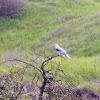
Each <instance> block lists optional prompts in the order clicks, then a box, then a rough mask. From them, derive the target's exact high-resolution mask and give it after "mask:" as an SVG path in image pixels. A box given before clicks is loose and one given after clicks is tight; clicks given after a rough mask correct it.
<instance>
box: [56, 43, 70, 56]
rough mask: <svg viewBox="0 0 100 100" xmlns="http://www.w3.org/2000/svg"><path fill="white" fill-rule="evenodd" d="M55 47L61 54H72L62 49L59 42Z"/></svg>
mask: <svg viewBox="0 0 100 100" xmlns="http://www.w3.org/2000/svg"><path fill="white" fill-rule="evenodd" d="M55 49H56V51H57V52H58V53H59V54H61V55H65V56H66V57H68V58H70V55H69V54H67V53H66V51H65V50H64V49H62V48H61V47H60V46H59V45H58V44H55Z"/></svg>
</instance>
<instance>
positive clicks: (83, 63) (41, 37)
mask: <svg viewBox="0 0 100 100" xmlns="http://www.w3.org/2000/svg"><path fill="white" fill-rule="evenodd" d="M1 1H2V0H1ZM5 1H6V0H5ZM8 1H9V0H8ZM14 1H15V0H14ZM20 1H21V2H22V0H20ZM24 5H25V7H26V8H25V10H24V11H22V12H18V13H17V14H14V15H12V16H13V17H7V16H6V17H0V30H1V31H0V59H1V62H2V60H3V61H4V60H9V59H15V58H18V59H24V61H26V62H30V63H32V60H33V59H34V58H36V57H37V56H36V55H34V48H35V49H36V50H37V51H38V52H40V54H43V53H45V54H46V55H48V56H49V55H55V54H56V52H55V51H54V44H55V43H58V44H60V46H61V47H62V48H64V49H65V50H67V52H68V53H69V54H70V55H71V59H67V58H66V59H63V58H61V57H57V58H55V59H54V61H57V62H59V63H60V64H61V67H62V69H64V72H65V73H66V74H67V75H68V76H69V77H70V78H71V80H72V81H73V83H74V84H75V85H76V86H77V87H82V86H86V87H89V88H93V89H95V90H97V91H98V92H99V91H100V89H99V85H100V84H98V80H99V78H100V74H99V71H100V68H99V65H100V57H99V56H100V2H99V0H55V1H54V0H25V1H24ZM0 10H1V9H0ZM0 12H1V11H0ZM0 14H1V13H0ZM0 16H1V15H0ZM41 61H42V60H39V62H41ZM13 64H16V67H19V68H21V67H22V66H24V65H20V64H18V63H11V62H9V63H6V64H3V65H0V72H1V73H2V74H4V73H7V74H9V71H10V70H11V69H13V71H15V70H16V68H12V67H13ZM49 67H50V64H48V67H47V68H49ZM29 77H30V75H29V74H28V73H27V74H26V75H25V79H24V82H29V81H30V78H29Z"/></svg>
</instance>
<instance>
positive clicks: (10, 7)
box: [0, 0, 24, 17]
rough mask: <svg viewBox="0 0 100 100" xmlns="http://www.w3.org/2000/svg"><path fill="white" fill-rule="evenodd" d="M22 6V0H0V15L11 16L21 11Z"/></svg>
mask: <svg viewBox="0 0 100 100" xmlns="http://www.w3.org/2000/svg"><path fill="white" fill-rule="evenodd" d="M23 6H24V1H22V0H0V16H2V17H11V16H12V15H14V14H16V13H17V12H19V11H21V10H22V9H23Z"/></svg>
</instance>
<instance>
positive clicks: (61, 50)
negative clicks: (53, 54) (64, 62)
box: [56, 47, 66, 54]
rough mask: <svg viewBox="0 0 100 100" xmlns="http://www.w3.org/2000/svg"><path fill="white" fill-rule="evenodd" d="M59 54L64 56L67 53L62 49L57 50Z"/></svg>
mask: <svg viewBox="0 0 100 100" xmlns="http://www.w3.org/2000/svg"><path fill="white" fill-rule="evenodd" d="M56 50H57V51H58V52H61V53H62V54H66V51H65V50H64V49H62V48H61V47H58V48H56Z"/></svg>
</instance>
